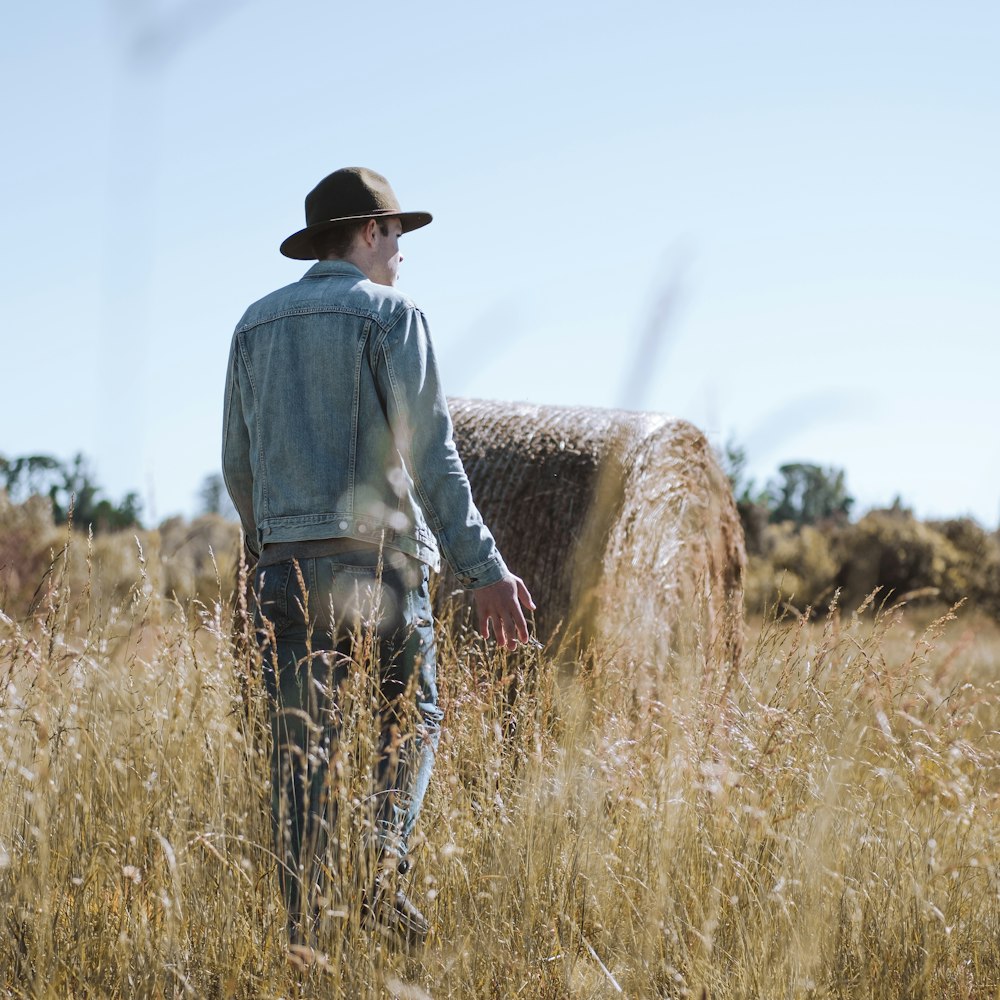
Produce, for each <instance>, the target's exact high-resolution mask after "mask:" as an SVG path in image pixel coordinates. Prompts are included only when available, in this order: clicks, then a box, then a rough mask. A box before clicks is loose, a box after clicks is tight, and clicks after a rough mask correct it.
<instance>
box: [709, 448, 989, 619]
mask: <svg viewBox="0 0 1000 1000" xmlns="http://www.w3.org/2000/svg"><path fill="white" fill-rule="evenodd" d="M720 458H721V460H722V464H723V467H724V469H725V471H726V473H727V475H728V476H729V481H730V484H731V485H732V488H733V496H734V499H735V500H736V506H737V509H738V510H739V514H740V520H741V521H742V522H743V529H744V534H745V536H746V544H747V554H748V556H749V559H750V565H749V569H748V572H747V578H746V587H745V593H746V603H747V607H748V609H749V610H751V611H757V612H759V611H763V610H765V609H766V608H767V607H769V606H772V605H774V603H775V602H776V601H779V600H783V601H786V602H788V603H791V604H792V605H793V606H795V607H796V608H798V609H800V610H802V609H805V608H806V607H812V608H814V609H817V610H822V609H823V608H825V607H826V606H827V605H829V603H830V601H831V600H833V598H834V596H835V595H837V594H839V598H838V599H839V601H840V603H841V606H845V607H851V606H856V605H857V604H859V603H860V602H861V601H863V600H864V599H865V597H866V596H867V595H868V594H870V593H871V592H873V591H875V590H876V589H878V590H879V592H880V594H881V597H882V599H890V600H900V599H902V598H904V597H905V598H906V599H908V600H911V601H912V600H924V599H935V600H938V601H943V602H945V603H947V604H955V603H957V602H958V601H962V600H969V601H971V602H972V603H974V604H975V605H977V606H978V607H980V608H981V609H983V610H985V611H987V612H988V613H990V614H992V615H993V616H995V617H997V618H998V619H1000V533H998V532H992V531H988V530H986V529H985V528H983V527H982V526H981V525H979V524H978V523H977V522H976V521H974V520H973V519H972V518H967V517H965V518H951V519H945V520H929V521H920V520H919V519H917V518H916V517H915V516H914V515H913V511H912V510H909V509H908V508H907V507H906V506H905V505H904V504H903V502H902V500H901V499H899V498H898V497H897V498H896V499H895V500H894V501H893V503H892V504H891V505H890V506H888V507H885V508H881V509H875V510H870V511H867V512H866V513H865V514H864V515H863V516H862V517H861V518H859V519H858V520H857V521H853V522H852V521H851V518H850V514H851V510H852V508H853V506H854V498H853V497H852V496H851V495H850V494H849V493H848V490H847V482H846V476H845V474H844V471H843V470H842V469H837V468H824V467H823V466H819V465H814V464H812V463H808V462H792V463H788V464H785V465H782V466H780V467H779V469H778V474H777V476H776V477H774V478H772V479H770V480H769V481H768V482H767V483H766V485H764V486H763V487H759V486H757V484H756V483H755V482H754V481H753V480H752V479H750V478H748V477H747V475H746V466H747V458H746V452H745V451H744V449H743V448H741V447H739V446H737V445H734V444H732V443H730V444H728V445H727V446H726V448H725V451H724V453H723V454H722V455H721V456H720Z"/></svg>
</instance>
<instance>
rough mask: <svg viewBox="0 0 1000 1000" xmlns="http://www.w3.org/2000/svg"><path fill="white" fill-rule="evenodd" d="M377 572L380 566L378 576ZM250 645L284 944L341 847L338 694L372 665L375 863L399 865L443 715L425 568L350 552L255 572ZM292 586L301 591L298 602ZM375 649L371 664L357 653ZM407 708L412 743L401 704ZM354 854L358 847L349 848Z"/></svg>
mask: <svg viewBox="0 0 1000 1000" xmlns="http://www.w3.org/2000/svg"><path fill="white" fill-rule="evenodd" d="M380 563H381V565H380ZM254 583H255V590H256V593H257V598H258V605H257V610H256V628H257V637H258V642H259V644H260V648H261V652H262V654H263V666H264V680H265V683H266V685H267V691H268V694H269V702H270V724H271V821H272V831H273V835H274V844H275V851H276V854H277V858H278V871H279V879H280V882H281V888H282V894H283V896H284V897H285V902H286V905H287V906H288V916H289V929H290V934H291V936H292V939H293V941H302V940H305V939H306V937H307V935H308V934H309V930H310V928H311V926H312V925H313V924H314V922H315V920H316V919H317V906H318V903H317V899H318V897H319V895H320V893H321V885H322V883H323V880H324V873H325V872H326V871H328V870H329V867H330V860H331V855H332V854H334V853H335V852H336V851H337V850H339V848H340V845H339V844H338V843H336V841H335V839H333V838H331V831H333V830H335V829H336V826H337V823H336V819H337V817H336V809H337V799H338V797H337V794H336V789H335V788H333V787H331V783H332V782H334V781H336V776H335V772H331V766H330V765H331V762H332V761H333V760H334V759H335V755H336V753H337V741H338V737H339V732H340V723H341V717H340V712H341V707H342V706H341V697H340V695H341V692H342V688H343V685H344V682H345V681H346V680H347V678H348V676H349V673H350V671H351V670H352V669H358V667H359V666H363V665H364V664H365V663H369V664H371V663H372V662H373V661H374V663H375V667H374V669H377V671H378V676H377V678H373V680H374V682H375V689H376V692H377V704H378V706H379V707H378V709H377V712H378V724H379V733H380V739H379V746H378V753H377V758H376V764H375V773H374V775H373V779H374V781H373V784H374V796H373V800H372V801H371V802H369V806H370V808H371V823H372V832H373V835H374V849H375V853H376V854H377V856H378V858H379V859H382V858H389V859H401V858H403V857H404V856H405V854H406V850H407V840H408V838H409V835H410V833H411V832H412V830H413V827H414V824H415V823H416V820H417V816H418V814H419V812H420V806H421V804H422V803H423V799H424V795H425V793H426V791H427V786H428V784H429V782H430V777H431V771H432V769H433V766H434V753H435V750H436V749H437V745H438V737H439V733H440V723H441V716H442V713H441V711H440V709H439V708H438V706H437V679H436V673H437V664H436V647H435V643H434V629H433V621H432V617H431V606H430V597H429V595H428V590H427V567H426V566H424V565H423V564H422V563H419V562H417V561H416V560H414V559H411V558H409V557H408V556H404V555H402V554H401V553H398V552H391V551H390V550H388V549H387V550H384V560H383V559H382V558H381V557H380V554H379V552H378V550H376V549H374V548H371V547H360V546H359V548H358V550H356V551H344V552H337V553H336V554H335V555H328V556H320V557H315V558H306V559H301V560H295V561H292V560H289V561H286V562H279V563H276V564H274V565H268V566H264V567H260V566H258V568H257V570H256V573H255V579H254ZM303 585H304V587H305V591H304V592H303ZM366 635H367V636H370V637H371V639H373V640H374V649H375V651H376V652H377V655H376V656H375V657H366V658H362V657H359V655H358V649H357V648H356V643H357V641H358V639H359V638H360V639H361V640H362V641H364V640H365V636H366ZM410 696H412V697H414V698H415V700H416V708H417V711H418V713H419V719H420V722H419V724H418V725H417V727H416V732H415V733H414V732H411V731H408V729H410V728H411V725H410V724H409V722H408V720H409V719H410V718H411V716H412V714H413V713H412V711H411V706H410V705H408V704H407V701H408V699H409V697H410ZM359 846H360V845H359Z"/></svg>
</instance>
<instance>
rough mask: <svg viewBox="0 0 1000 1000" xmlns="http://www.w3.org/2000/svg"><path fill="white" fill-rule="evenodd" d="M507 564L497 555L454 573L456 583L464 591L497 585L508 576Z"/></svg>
mask: <svg viewBox="0 0 1000 1000" xmlns="http://www.w3.org/2000/svg"><path fill="white" fill-rule="evenodd" d="M509 572H510V570H508V569H507V564H506V563H505V562H504V561H503V559H502V558H501V557H500V554H499V553H497V554H496V555H495V556H494V557H493V558H492V559H487V560H486V561H485V562H481V563H479V564H478V565H476V566H472V567H470V568H469V569H465V570H461V571H458V570H456V571H455V576H456V577H458V582H459V583H460V584H461V585H462V586H463V587H464V588H465V589H466V590H478V589H479V588H480V587H488V586H490V584H492V583H499V582H500V581H501V580H503V579H504V577H506V576H507V575H508V574H509Z"/></svg>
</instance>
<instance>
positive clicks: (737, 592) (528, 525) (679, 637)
mask: <svg viewBox="0 0 1000 1000" xmlns="http://www.w3.org/2000/svg"><path fill="white" fill-rule="evenodd" d="M449 404H450V407H451V412H452V418H453V420H454V424H455V441H456V444H457V445H458V450H459V453H460V454H461V456H462V459H463V461H464V463H465V467H466V470H467V472H468V475H469V480H470V482H471V484H472V490H473V496H474V497H475V498H476V503H477V505H478V506H479V508H480V510H481V511H482V514H483V518H484V520H485V521H486V523H487V524H488V525H489V526H490V528H491V529H492V531H493V532H494V535H495V536H496V539H497V543H498V545H499V546H500V551H501V552H503V554H504V558H505V559H506V560H507V562H508V564H509V565H510V567H511V569H512V570H513V571H514V572H516V573H517V574H518V575H519V576H521V577H523V578H524V580H525V582H526V583H527V585H528V587H529V589H530V590H531V592H532V594H533V596H534V598H535V601H536V603H537V604H538V612H537V615H536V622H535V624H536V630H537V633H538V635H539V637H540V638H542V639H545V640H548V639H550V638H553V637H556V636H560V635H561V636H570V635H573V634H579V636H580V637H581V638H583V639H584V640H587V639H591V638H602V639H605V640H610V641H612V642H614V643H619V644H627V645H628V646H629V647H630V648H631V649H632V650H636V649H638V650H639V651H640V652H645V653H646V654H651V655H656V656H659V655H660V654H662V653H663V652H664V648H663V643H664V642H666V643H667V644H668V645H669V648H670V649H671V650H677V649H678V648H679V647H680V646H681V645H682V644H683V643H684V641H685V640H686V639H689V640H692V641H699V642H701V643H702V644H703V645H704V644H705V643H711V644H713V645H718V644H721V649H722V650H723V655H727V656H732V657H738V656H739V653H740V650H741V646H742V628H741V617H742V616H741V610H742V577H743V571H744V567H745V564H746V551H745V547H744V540H743V530H742V527H741V525H740V519H739V516H738V514H737V511H736V506H735V503H734V501H733V497H732V491H731V490H730V487H729V483H728V480H727V479H726V476H725V475H724V474H723V472H722V471H721V469H720V468H719V466H718V463H717V462H716V460H715V456H714V454H713V452H712V449H711V447H710V446H709V444H708V442H707V440H706V439H705V437H704V435H703V434H702V433H701V432H700V431H699V430H698V429H697V428H695V427H694V426H692V425H691V424H689V423H687V422H685V421H683V420H676V419H672V418H669V417H666V416H662V415H659V414H651V413H630V412H626V411H622V410H609V409H596V408H590V407H563V406H536V405H531V404H527V403H507V402H490V401H485V400H469V399H451V400H449ZM443 584H444V585H443V586H442V587H439V593H444V594H445V595H446V596H447V595H449V594H452V593H453V592H454V591H455V590H456V589H457V584H456V583H455V581H454V579H453V578H452V579H451V580H449V579H448V574H447V573H446V575H445V579H444V581H443Z"/></svg>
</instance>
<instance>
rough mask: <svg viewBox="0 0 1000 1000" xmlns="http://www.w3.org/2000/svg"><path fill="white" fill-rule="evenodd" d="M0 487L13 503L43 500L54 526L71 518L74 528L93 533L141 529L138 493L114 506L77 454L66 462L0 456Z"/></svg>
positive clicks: (28, 457) (140, 508)
mask: <svg viewBox="0 0 1000 1000" xmlns="http://www.w3.org/2000/svg"><path fill="white" fill-rule="evenodd" d="M0 487H2V488H3V489H4V490H5V491H6V492H7V496H8V497H9V498H10V499H11V500H12V501H13V502H14V503H23V502H24V501H25V500H27V499H28V498H29V497H32V496H42V497H47V498H48V499H49V501H50V502H51V504H52V517H53V519H54V520H55V522H56V524H66V523H67V522H68V521H69V520H70V519H71V518H72V521H73V523H74V524H76V525H78V526H80V527H91V528H93V530H94V531H95V532H104V531H117V530H120V529H122V528H132V527H141V522H140V520H139V516H140V514H141V513H142V502H141V501H140V500H139V495H138V493H135V492H129V493H126V494H125V496H124V497H122V499H121V500H119V501H118V502H115V501H113V500H110V499H108V498H107V497H104V496H102V495H101V494H102V492H103V491H102V490H101V488H100V487H99V486H98V485H97V483H96V482H95V481H94V476H93V473H92V471H91V470H90V468H89V466H88V464H87V460H86V459H85V458H84V457H83V455H82V454H81V453H79V452H78V453H77V454H76V455H75V456H74V457H73V458H72V459H71V460H70V461H68V462H67V461H62V460H61V459H58V458H54V457H53V456H52V455H22V456H20V457H18V458H5V457H4V456H3V455H0Z"/></svg>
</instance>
